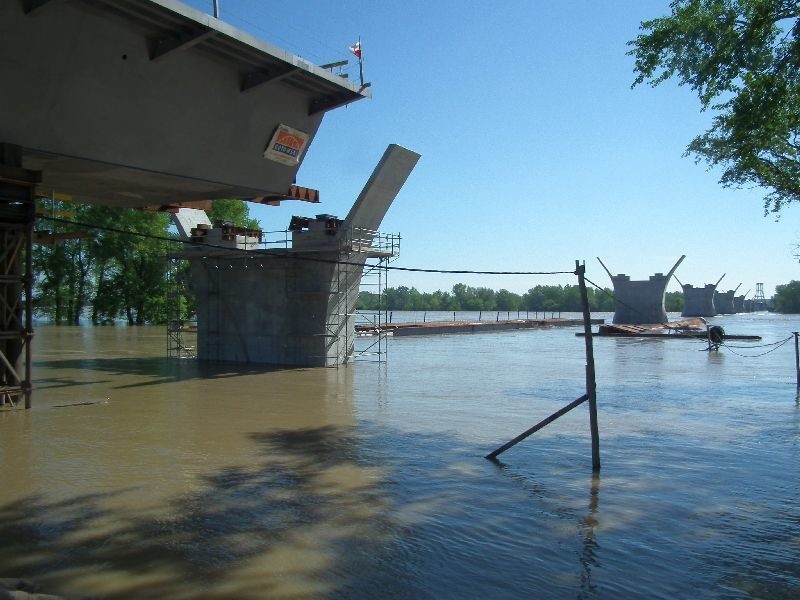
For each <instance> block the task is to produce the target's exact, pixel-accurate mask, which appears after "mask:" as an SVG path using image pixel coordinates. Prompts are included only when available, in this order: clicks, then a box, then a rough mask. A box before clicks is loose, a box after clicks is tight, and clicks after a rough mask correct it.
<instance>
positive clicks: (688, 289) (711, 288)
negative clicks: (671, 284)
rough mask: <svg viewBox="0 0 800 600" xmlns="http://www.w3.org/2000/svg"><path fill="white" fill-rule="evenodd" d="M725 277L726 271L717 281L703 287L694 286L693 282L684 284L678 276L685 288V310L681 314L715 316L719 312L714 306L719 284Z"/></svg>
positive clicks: (687, 315) (686, 315)
mask: <svg viewBox="0 0 800 600" xmlns="http://www.w3.org/2000/svg"><path fill="white" fill-rule="evenodd" d="M723 277H725V274H724V273H723V274H722V277H720V278H719V279H718V280H717V283H707V284H706V285H705V286H703V287H694V286H693V285H691V284H686V285H684V284H683V283H681V282H680V280H679V279H678V278H677V277H676V278H675V279H676V280H677V281H678V284H680V286H681V289H682V290H683V311H682V312H681V316H682V317H713V316H714V315H716V314H718V311H717V309H716V307H715V306H714V296H715V294H716V291H717V286H718V285H719V283H720V281H722V278H723Z"/></svg>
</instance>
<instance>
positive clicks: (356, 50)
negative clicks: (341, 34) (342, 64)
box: [350, 40, 361, 60]
mask: <svg viewBox="0 0 800 600" xmlns="http://www.w3.org/2000/svg"><path fill="white" fill-rule="evenodd" d="M350 52H352V53H353V54H355V55H356V56H357V57H358V60H361V40H358V41H357V42H356V43H355V44H353V45H352V46H350Z"/></svg>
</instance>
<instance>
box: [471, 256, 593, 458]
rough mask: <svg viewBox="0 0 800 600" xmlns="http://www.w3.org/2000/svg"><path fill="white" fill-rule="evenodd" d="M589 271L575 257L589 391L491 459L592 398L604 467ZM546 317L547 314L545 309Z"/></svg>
mask: <svg viewBox="0 0 800 600" xmlns="http://www.w3.org/2000/svg"><path fill="white" fill-rule="evenodd" d="M585 272H586V265H581V264H580V263H579V262H578V261H577V260H576V261H575V275H577V276H578V284H579V287H580V292H581V305H582V307H583V330H584V339H585V342H586V393H585V394H584V395H583V396H581V397H580V398H578V399H577V400H574V401H572V402H570V403H569V404H567V405H566V406H565V407H564V408H562V409H560V410H557V411H556V412H554V413H553V414H552V415H550V416H549V417H547V418H546V419H544V420H542V421H540V422H539V423H537V424H536V425H534V426H533V427H531V428H530V429H528V430H526V431H523V432H522V433H521V434H519V435H518V436H517V437H515V438H514V439H513V440H511V441H509V442H506V443H505V444H503V445H502V446H500V447H499V448H497V449H496V450H494V451H492V452H490V453H489V454H487V455H486V458H488V459H489V460H497V457H498V456H499V455H500V454H502V453H503V452H505V451H506V450H508V449H509V448H511V447H512V446H516V445H517V444H518V443H519V442H521V441H522V440H524V439H525V438H527V437H528V436H530V435H532V434H534V433H536V432H537V431H539V430H540V429H541V428H542V427H545V426H547V425H549V424H550V423H552V422H553V421H555V420H556V419H558V418H559V417H562V416H563V415H565V414H567V413H568V412H569V411H571V410H572V409H573V408H575V407H577V406H580V405H581V404H583V403H584V402H587V401H588V402H589V428H590V430H591V436H592V471H593V472H594V473H597V472H598V471H599V470H600V434H599V432H598V427H597V382H596V379H595V371H594V347H593V345H592V319H591V316H590V313H589V295H588V294H587V292H586V279H585V277H584V274H585ZM542 316H543V317H545V318H546V316H547V314H546V313H545V312H543V313H542Z"/></svg>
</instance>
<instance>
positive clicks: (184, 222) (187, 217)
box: [172, 208, 211, 240]
mask: <svg viewBox="0 0 800 600" xmlns="http://www.w3.org/2000/svg"><path fill="white" fill-rule="evenodd" d="M172 222H173V223H175V226H176V227H177V228H178V233H179V234H180V236H181V238H182V239H184V240H188V239H190V238H191V235H192V229H194V228H195V227H197V226H198V225H208V226H209V227H211V219H209V218H208V215H207V214H206V211H204V210H200V209H197V208H181V209H180V210H178V212H175V213H172Z"/></svg>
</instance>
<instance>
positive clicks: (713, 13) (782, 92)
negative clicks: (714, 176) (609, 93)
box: [629, 0, 800, 215]
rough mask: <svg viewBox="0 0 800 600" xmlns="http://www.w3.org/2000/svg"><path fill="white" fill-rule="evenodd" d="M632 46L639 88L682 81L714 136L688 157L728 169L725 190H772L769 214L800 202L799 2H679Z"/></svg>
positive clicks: (700, 140)
mask: <svg viewBox="0 0 800 600" xmlns="http://www.w3.org/2000/svg"><path fill="white" fill-rule="evenodd" d="M670 7H671V14H670V15H669V16H666V17H661V18H657V19H653V20H650V21H644V22H643V23H642V24H641V29H642V30H643V33H641V34H640V35H639V36H638V37H637V38H636V39H635V40H633V41H631V42H629V45H630V46H632V50H630V52H629V54H630V55H633V56H634V57H635V59H636V65H635V72H636V74H637V76H636V80H635V82H634V86H635V85H638V84H641V83H643V82H645V81H647V82H649V83H650V84H651V85H654V86H655V85H658V84H660V83H662V82H664V81H666V80H668V79H671V78H673V77H675V78H677V80H678V82H679V83H680V85H688V86H689V87H690V88H691V89H692V90H694V91H695V92H696V93H697V94H698V96H699V98H700V102H701V106H702V109H703V110H706V109H709V108H710V109H712V110H713V111H715V112H716V116H715V117H714V119H713V124H712V127H711V129H709V130H708V131H707V132H705V133H704V134H702V135H699V136H698V137H696V138H695V139H694V140H692V142H691V143H690V144H689V146H688V148H687V154H693V155H694V156H695V157H696V158H697V159H698V160H705V161H706V162H707V164H708V165H709V166H710V167H711V166H719V167H721V168H722V177H721V179H720V182H721V183H722V184H723V185H724V186H733V187H740V186H747V185H758V186H761V187H764V188H767V189H768V190H770V191H769V193H768V194H767V195H766V197H765V199H764V214H765V215H766V214H768V213H769V212H772V213H776V214H777V213H779V212H780V211H781V209H782V208H783V207H784V206H785V205H787V204H789V203H791V202H795V201H797V200H799V199H800V138H799V137H798V136H799V135H800V1H798V0H673V2H672V3H671V4H670Z"/></svg>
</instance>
